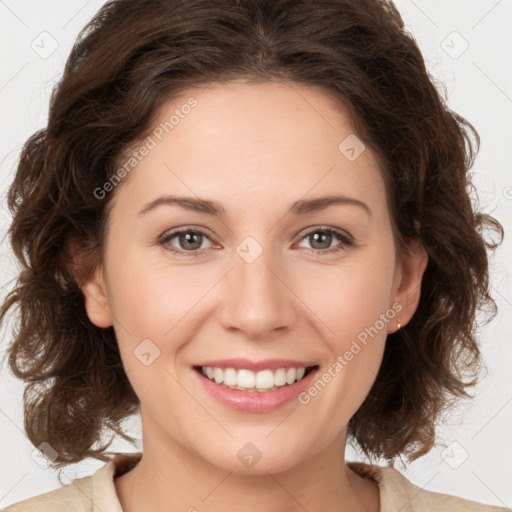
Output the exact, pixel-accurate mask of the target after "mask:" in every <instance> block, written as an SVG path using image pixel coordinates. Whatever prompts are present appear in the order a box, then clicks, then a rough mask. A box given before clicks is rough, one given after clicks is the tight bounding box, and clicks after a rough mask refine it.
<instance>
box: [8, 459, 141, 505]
mask: <svg viewBox="0 0 512 512" xmlns="http://www.w3.org/2000/svg"><path fill="white" fill-rule="evenodd" d="M141 457H142V453H141V452H136V453H118V454H117V455H116V456H115V457H114V458H113V459H111V460H110V461H109V462H107V463H106V464H105V465H103V466H102V467H101V468H99V469H98V470H96V472H95V473H94V474H93V475H91V476H85V477H82V478H76V479H75V480H73V481H72V482H70V483H69V484H67V485H64V486H62V487H60V488H59V489H55V490H54V491H50V492H47V493H44V494H40V495H38V496H34V497H32V498H28V499H26V500H23V501H20V502H18V503H14V504H13V505H10V506H8V507H7V508H5V509H3V510H2V511H0V512H93V510H94V511H96V510H102V511H105V512H106V511H109V512H122V509H121V505H120V503H119V500H118V498H117V494H116V489H115V484H114V478H115V477H116V476H119V475H121V474H123V473H124V472H125V471H128V470H129V469H131V468H132V467H133V466H134V465H135V464H137V463H138V462H139V460H140V459H141Z"/></svg>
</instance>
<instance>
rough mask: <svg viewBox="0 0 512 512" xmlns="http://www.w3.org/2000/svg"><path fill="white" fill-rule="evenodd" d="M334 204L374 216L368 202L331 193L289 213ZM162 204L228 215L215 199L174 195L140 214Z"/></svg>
mask: <svg viewBox="0 0 512 512" xmlns="http://www.w3.org/2000/svg"><path fill="white" fill-rule="evenodd" d="M334 204H340V205H352V206H358V207H359V208H361V209H362V210H364V211H365V212H366V213H367V214H368V215H369V216H370V217H371V216H372V211H371V210H370V207H369V206H368V205H367V204H366V203H364V202H363V201H360V200H359V199H355V198H352V197H347V196H343V195H329V196H324V197H317V198H314V199H301V200H299V201H296V202H295V203H293V205H292V206H291V208H290V209H289V211H288V213H291V214H292V215H305V214H308V213H311V212H315V211H319V210H323V209H325V208H327V207H329V206H331V205H334ZM161 205H178V206H181V207H182V208H184V209H186V210H192V211H195V212H199V213H205V214H207V215H211V216H214V217H226V215H227V214H226V210H225V209H224V208H223V207H222V206H221V205H220V204H218V203H216V202H214V201H210V200H208V199H199V198H197V197H183V196H173V195H166V196H161V197H158V198H157V199H154V200H153V201H150V202H149V203H147V204H146V205H144V206H143V207H142V208H141V209H140V211H139V215H146V214H147V213H149V212H150V211H151V210H154V209H155V208H157V207H158V206H161Z"/></svg>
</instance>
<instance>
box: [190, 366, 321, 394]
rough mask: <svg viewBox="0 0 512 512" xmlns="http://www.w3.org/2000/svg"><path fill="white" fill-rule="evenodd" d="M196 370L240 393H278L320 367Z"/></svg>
mask: <svg viewBox="0 0 512 512" xmlns="http://www.w3.org/2000/svg"><path fill="white" fill-rule="evenodd" d="M193 368H194V370H196V371H197V372H198V373H200V374H201V375H202V376H203V377H205V378H206V379H208V380H210V381H212V382H215V383H216V384H219V385H221V386H224V387H227V388H230V389H236V390H239V391H259V392H264V391H276V390H278V389H281V388H283V387H286V386H291V385H293V384H295V383H297V382H300V381H301V380H302V379H304V378H305V377H306V376H307V375H309V374H310V373H311V372H312V371H315V370H317V369H318V365H314V366H308V367H297V368H278V369H277V370H270V369H267V370H261V371H258V372H253V371H252V370H248V369H244V368H240V369H236V368H220V367H211V366H194V367H193Z"/></svg>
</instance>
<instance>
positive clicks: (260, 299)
mask: <svg viewBox="0 0 512 512" xmlns="http://www.w3.org/2000/svg"><path fill="white" fill-rule="evenodd" d="M269 239H271V237H267V240H269ZM277 252H279V251H277ZM233 258H234V268H233V270H232V271H231V272H229V274H228V276H227V281H226V282H227V290H226V295H225V297H224V298H223V299H222V301H223V308H222V322H223V324H224V327H225V328H226V329H229V328H231V329H233V328H236V329H239V330H241V331H244V332H245V334H246V335H247V336H248V337H249V338H251V339H253V338H263V337H265V336H267V335H268V334H269V333H270V332H271V331H273V330H275V329H279V328H284V327H289V326H290V325H291V324H292V322H293V321H294V319H295V314H294V304H293V294H292V293H291V292H290V291H289V290H288V288H287V287H286V285H285V282H286V279H285V277H284V275H282V276H280V274H281V273H282V270H281V269H282V268H283V266H282V262H281V261H280V259H279V258H278V257H277V256H275V251H273V250H272V248H271V247H264V246H263V245H262V244H260V243H259V242H258V241H257V240H256V239H255V238H253V237H250V236H249V237H246V238H245V239H244V240H243V241H242V242H241V243H240V244H239V245H238V246H237V248H236V253H234V254H233Z"/></svg>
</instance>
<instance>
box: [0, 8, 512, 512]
mask: <svg viewBox="0 0 512 512" xmlns="http://www.w3.org/2000/svg"><path fill="white" fill-rule="evenodd" d="M102 4H103V0H89V1H86V0H80V1H76V0H74V1H73V2H70V1H69V0H68V1H65V0H51V1H50V0H47V1H45V2H44V3H43V2H36V1H34V0H32V1H29V0H16V1H15V0H0V49H1V50H0V51H1V68H0V111H1V114H0V119H1V124H0V130H1V143H0V144H1V145H0V183H1V191H2V198H1V200H0V223H1V225H0V228H1V230H2V237H3V235H4V234H5V231H6V229H7V226H8V223H9V213H8V211H7V208H6V205H5V195H4V194H5V190H6V188H7V186H8V185H9V183H10V181H11V180H12V176H13V173H14V168H15V165H16V160H17V158H18V156H19V151H20V148H21V146H22V144H23V142H24V141H25V140H26V138H27V137H28V136H29V135H31V134H32V133H33V132H34V131H36V130H37V129H39V128H41V127H43V126H44V125H45V123H46V119H47V111H48V100H49V97H50V93H51V89H52V87H53V85H54V84H55V83H56V82H57V80H58V79H59V77H60V74H61V72H62V70H63V67H64V61H65V58H66V57H67V55H68V53H69V51H70V49H71V46H72V44H73V41H74V39H75V37H76V35H77V34H78V32H79V30H80V29H81V28H82V26H83V25H84V24H85V23H86V22H87V21H88V20H89V19H90V18H91V17H92V16H93V14H94V13H95V12H96V11H97V10H98V9H99V7H100V6H101V5H102ZM396 5H397V7H398V8H399V9H400V11H401V13H402V15H403V17H404V21H405V22H406V25H407V28H408V30H410V31H411V32H412V34H413V35H414V36H415V38H416V39H417V40H418V42H419V45H420V48H421V49H422V51H423V53H424V55H425V57H426V61H427V64H428V68H429V69H430V70H431V71H432V73H433V74H434V75H435V76H436V77H437V78H439V79H440V80H441V81H443V82H444V83H445V84H446V87H447V93H448V103H449V105H450V107H451V108H452V109H454V110H455V111H457V112H459V113H460V114H461V115H463V116H464V117H467V118H468V119H469V121H470V122H472V123H473V124H474V126H475V127H476V129H477V130H478V132H479V133H480V135H481V138H482V145H481V150H480V153H479V156H478V158H477V161H476V164H475V166H474V168H473V171H474V172H475V180H474V181H475V184H476V185H477V187H478V189H479V193H480V201H481V204H482V205H483V206H485V207H486V209H487V210H488V211H490V212H492V213H493V215H495V216H496V217H497V218H498V219H499V220H500V221H501V222H502V224H503V225H504V227H505V231H506V232H508V237H506V238H505V242H504V243H503V245H502V246H501V249H500V250H499V252H498V253H497V255H496V258H495V259H494V260H493V263H492V283H493V292H494V296H495V298H496V301H497V303H498V307H499V315H498V316H497V317H496V319H495V320H494V321H493V322H492V323H491V324H489V325H487V326H484V327H483V328H482V329H481V339H482V346H483V352H484V356H485V360H486V363H487V366H488V368H489V371H488V375H487V377H486V378H485V379H484V380H483V381H482V382H481V384H480V385H479V387H478V388H477V390H476V391H477V398H476V399H475V400H474V401H473V402H469V403H464V404H463V405H462V406H461V407H460V408H459V409H458V411H456V412H455V413H454V414H453V415H452V416H451V417H450V423H449V424H448V426H445V427H443V428H442V429H441V430H440V434H441V436H440V443H444V445H442V444H441V445H440V446H438V447H436V448H435V449H434V450H432V451H431V452H430V453H429V454H428V455H427V456H425V457H423V458H421V459H420V460H418V461H416V462H414V463H413V464H411V465H409V466H408V467H407V468H405V467H404V466H402V465H400V463H397V464H396V466H397V468H398V469H399V470H401V471H402V472H403V473H404V474H405V475H406V476H407V477H408V478H409V479H411V480H412V481H413V482H414V483H415V484H417V485H418V486H420V487H422V488H423V487H424V488H426V489H429V490H434V491H438V492H446V493H450V494H455V495H459V496H463V497H466V498H468V499H473V500H477V501H482V502H485V503H489V504H494V505H499V506H505V505H506V506H509V507H512V470H511V460H512V440H511V436H510V433H511V431H512V428H511V426H512V384H511V381H512V377H511V368H512V343H511V337H512V336H511V334H512V322H511V321H510V320H511V312H512V290H511V279H510V262H511V261H512V257H511V256H512V255H511V244H510V233H511V228H512V225H511V224H512V222H511V217H512V215H511V213H512V174H511V167H510V155H511V149H510V148H511V145H512V140H511V135H512V70H511V62H512V61H511V55H512V31H511V30H510V27H512V0H471V1H469V0H415V1H413V0H397V2H396ZM454 32H455V33H454ZM466 46H467V49H466ZM507 263H508V265H507ZM0 269H1V272H2V274H1V283H0V286H2V288H1V297H2V298H3V297H4V296H5V293H6V291H7V290H8V288H9V284H11V281H10V280H11V279H12V278H13V277H14V276H15V275H16V263H15V262H14V260H13V257H12V255H11V254H10V251H9V247H8V245H7V243H6V240H5V239H3V240H2V243H1V245H0ZM9 339H10V326H4V327H3V329H2V338H1V341H0V357H1V356H2V355H3V351H4V350H5V346H6V343H7V342H8V340H9ZM22 391H23V384H22V383H20V382H18V381H17V380H15V379H14V378H13V377H12V376H11V375H10V374H9V373H8V372H7V369H6V368H5V367H3V368H2V369H1V373H0V507H5V506H7V505H9V504H11V503H14V502H17V501H20V500H22V499H25V498H28V497H30V496H33V495H37V494H40V493H43V492H46V491H50V490H52V489H55V488H57V487H59V486H60V484H59V482H58V480H57V476H56V473H54V472H52V471H50V470H47V469H44V468H43V467H41V466H40V463H41V462H40V460H39V459H37V457H36V458H33V457H32V456H31V454H32V452H33V449H34V447H33V446H32V445H31V444H30V443H29V441H28V440H27V438H26V436H25V434H24V430H23V414H22V408H21V403H22ZM128 423H129V427H130V431H131V432H132V433H133V434H136V435H140V422H139V419H138V418H137V417H135V418H132V419H131V420H130V421H129V422H128ZM446 446H448V448H446ZM140 448H141V446H140V445H138V447H136V448H134V447H132V446H131V445H129V444H127V443H125V442H122V441H116V443H115V444H114V445H113V446H112V449H113V450H118V451H134V450H138V449H140ZM466 457H467V458H466ZM347 458H349V459H354V458H360V457H359V456H358V455H357V454H355V453H354V452H353V451H352V450H351V449H350V448H348V450H347ZM38 460H39V463H38ZM102 465H103V463H101V462H96V461H91V460H89V461H85V462H83V463H81V464H77V465H74V466H69V467H68V468H67V469H65V477H64V479H65V481H66V479H67V480H68V481H69V479H72V478H76V477H79V476H84V475H88V474H91V473H92V472H93V471H94V470H95V469H97V468H98V467H100V466H102Z"/></svg>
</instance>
